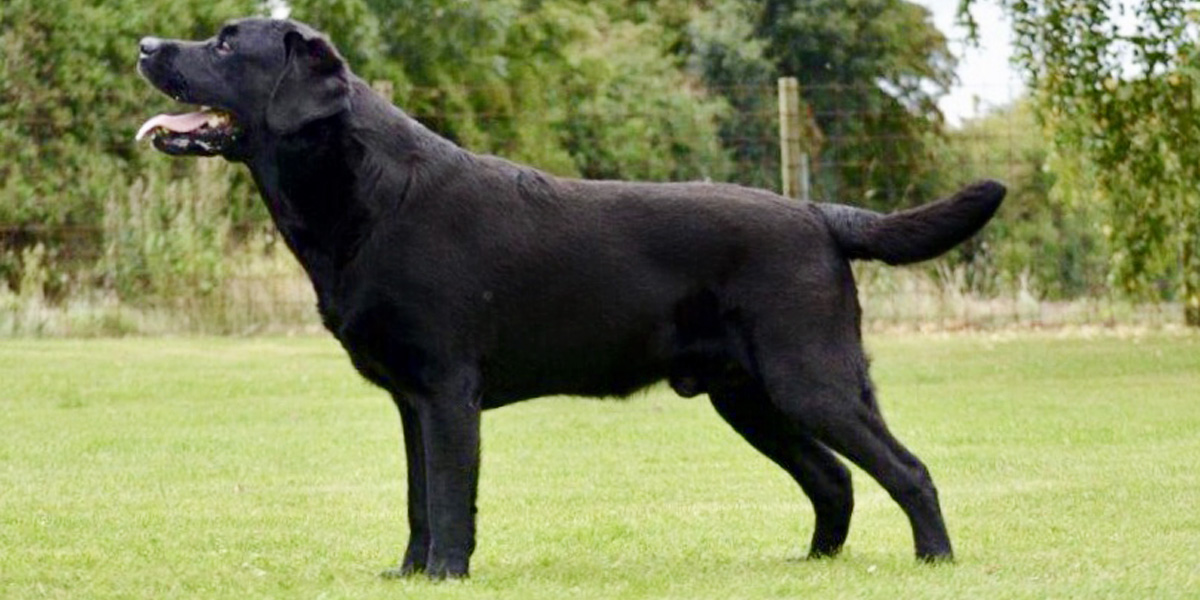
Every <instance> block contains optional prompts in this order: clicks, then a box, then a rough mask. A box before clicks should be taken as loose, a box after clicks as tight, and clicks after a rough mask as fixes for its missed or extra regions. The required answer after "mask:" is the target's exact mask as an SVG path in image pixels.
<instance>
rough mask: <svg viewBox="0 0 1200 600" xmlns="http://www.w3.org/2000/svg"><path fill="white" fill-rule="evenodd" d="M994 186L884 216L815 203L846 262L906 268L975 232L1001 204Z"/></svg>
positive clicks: (1001, 196) (975, 186) (982, 184)
mask: <svg viewBox="0 0 1200 600" xmlns="http://www.w3.org/2000/svg"><path fill="white" fill-rule="evenodd" d="M1005 193H1006V190H1005V189H1004V186H1003V185H1001V184H1000V183H998V182H995V181H987V180H985V181H979V182H976V183H973V184H971V185H969V186H967V187H965V188H963V189H962V190H959V192H958V193H957V194H954V195H953V196H951V197H949V198H946V199H944V200H938V201H937V202H931V203H929V204H925V205H923V206H918V207H916V208H910V209H908V210H902V211H900V212H894V213H891V214H888V215H884V214H880V213H877V212H874V211H870V210H865V209H861V208H855V207H853V206H846V205H842V204H817V207H818V208H819V209H820V210H821V214H822V215H823V216H824V217H825V222H826V223H828V224H829V229H830V231H832V232H833V237H834V239H836V240H837V243H838V245H839V246H841V248H842V252H844V253H845V255H846V257H847V258H851V259H863V260H882V261H883V262H885V263H887V264H889V265H904V264H908V263H914V262H920V261H922V260H928V259H931V258H933V257H935V256H938V255H940V254H942V253H944V252H946V251H947V250H949V249H951V248H953V247H955V246H957V245H958V244H960V243H962V242H963V241H965V240H966V239H967V238H969V237H971V236H972V235H974V234H975V232H977V231H979V229H980V228H981V227H983V226H984V224H985V223H987V222H988V220H989V219H991V218H992V215H994V214H996V209H998V208H1000V202H1001V201H1002V200H1004V194H1005Z"/></svg>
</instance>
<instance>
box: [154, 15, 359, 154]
mask: <svg viewBox="0 0 1200 600" xmlns="http://www.w3.org/2000/svg"><path fill="white" fill-rule="evenodd" d="M140 50H141V54H140V56H139V58H138V71H139V72H141V74H142V76H143V77H145V78H146V79H147V80H148V81H149V82H150V83H151V84H153V85H154V87H156V88H158V89H159V90H161V91H162V92H163V93H165V94H167V95H168V96H170V97H172V98H174V99H176V100H179V101H181V102H185V103H187V104H194V105H199V106H200V109H199V110H198V111H195V112H190V113H184V114H176V115H158V116H155V117H152V118H150V119H149V120H148V121H146V122H145V124H143V125H142V127H141V129H139V130H138V134H137V138H138V139H141V138H143V137H145V136H147V135H149V136H150V138H151V139H152V140H153V143H154V146H155V147H156V148H158V149H159V150H161V151H163V152H166V153H167V154H174V155H200V156H214V155H222V156H225V157H226V158H230V159H234V160H238V159H245V158H246V157H248V156H250V155H252V154H253V152H254V151H255V149H256V147H257V146H258V145H259V144H261V143H262V141H263V140H265V139H270V138H271V137H278V136H284V135H288V134H291V133H295V132H296V131H299V130H300V129H301V128H303V127H304V126H305V125H307V124H309V123H311V122H313V121H316V120H320V119H325V118H328V117H332V116H334V115H337V114H338V113H341V112H342V111H345V110H347V109H348V108H349V91H350V84H349V76H350V74H349V70H348V69H347V67H346V63H345V61H344V60H343V59H342V57H341V56H340V55H339V54H338V52H337V50H335V49H334V47H333V45H332V44H330V43H329V41H328V40H327V39H326V38H325V37H324V36H323V35H321V34H320V33H318V32H317V31H315V30H313V29H312V28H311V27H308V26H307V25H304V24H302V23H297V22H295V21H288V20H278V19H242V20H237V21H231V22H229V23H227V24H225V26H224V27H222V28H221V30H220V32H218V33H217V35H216V36H214V37H212V38H209V39H207V40H203V41H198V42H191V41H181V40H163V39H159V38H152V37H148V38H143V39H142V40H141V44H140Z"/></svg>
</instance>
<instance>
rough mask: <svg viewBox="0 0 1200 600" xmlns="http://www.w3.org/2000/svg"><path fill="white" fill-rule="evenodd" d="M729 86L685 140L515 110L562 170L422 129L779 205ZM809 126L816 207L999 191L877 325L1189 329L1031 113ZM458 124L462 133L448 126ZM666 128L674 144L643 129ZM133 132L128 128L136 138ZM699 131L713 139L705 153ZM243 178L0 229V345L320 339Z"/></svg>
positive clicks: (306, 291) (869, 283)
mask: <svg viewBox="0 0 1200 600" xmlns="http://www.w3.org/2000/svg"><path fill="white" fill-rule="evenodd" d="M723 91H724V92H725V93H726V94H727V95H728V96H737V97H739V98H743V99H745V98H753V99H754V100H753V101H747V102H745V103H744V104H745V106H742V107H741V108H740V109H739V107H734V106H725V107H724V109H723V112H721V113H720V114H715V115H714V114H709V113H695V115H694V117H695V120H696V121H697V122H696V123H694V125H695V128H694V129H693V130H692V131H682V130H683V129H687V128H688V127H689V126H688V125H686V124H685V123H683V122H680V121H678V120H674V121H663V120H658V121H654V120H651V119H650V118H649V117H648V116H647V115H649V114H650V112H651V111H661V110H662V107H657V108H655V107H647V108H646V112H638V111H629V112H626V113H614V114H606V115H604V118H603V119H602V120H600V121H598V123H600V125H613V124H621V126H622V127H624V126H625V125H627V124H629V123H631V122H637V121H638V120H639V119H641V120H645V121H646V123H643V124H642V125H641V126H640V127H633V126H630V128H628V129H624V130H622V131H623V132H624V135H623V136H622V135H616V136H613V135H605V134H604V131H602V130H600V129H597V128H593V129H588V128H586V127H579V126H578V124H577V121H578V118H577V117H578V116H577V115H575V116H572V112H571V111H572V108H571V107H562V111H561V112H553V111H552V113H547V114H545V115H521V116H520V119H522V120H523V121H525V122H528V121H529V120H530V119H534V118H541V119H543V121H544V122H542V123H541V124H540V125H539V126H538V128H537V129H538V131H539V132H541V134H542V135H550V136H559V139H558V142H559V144H558V145H559V147H562V148H565V149H566V154H568V155H569V158H570V159H571V160H570V161H568V162H565V163H563V162H558V163H554V164H549V165H547V164H540V163H539V158H538V157H539V156H540V155H539V154H538V149H537V148H536V147H532V146H530V145H529V144H525V145H522V143H521V142H520V140H519V139H517V138H519V136H520V135H521V134H520V133H519V132H514V131H512V130H513V119H514V115H513V114H511V113H505V114H488V113H480V112H473V113H471V114H459V113H453V112H447V113H436V112H430V111H428V110H426V111H425V112H424V114H422V113H417V114H415V115H414V116H416V117H417V118H418V119H420V120H422V121H423V122H425V123H427V124H428V125H430V126H431V127H432V128H434V129H435V130H438V131H440V132H442V133H444V134H445V135H447V136H448V137H451V138H452V139H455V141H458V142H459V143H461V144H463V145H464V146H466V147H468V148H469V149H472V150H477V151H482V152H488V153H495V154H500V155H504V156H508V157H510V158H514V159H516V160H520V161H522V162H531V163H533V164H534V166H539V167H543V168H546V169H548V170H551V171H554V172H559V173H562V174H566V175H571V176H585V177H587V176H599V177H605V176H613V175H615V176H620V177H622V178H630V179H643V180H668V179H710V180H717V181H731V182H735V183H742V184H745V185H753V186H757V187H766V188H768V189H772V190H775V191H779V190H780V189H781V183H780V180H781V171H780V163H781V160H780V137H779V135H780V134H779V128H778V121H777V119H778V115H779V112H778V106H777V99H778V90H777V89H776V88H775V87H774V86H738V88H737V89H736V90H723ZM822 91H823V92H826V93H828V92H830V91H831V90H815V91H814V90H809V93H814V92H822ZM834 91H835V92H836V90H834ZM409 93H410V94H415V93H428V94H434V93H436V92H435V91H433V90H416V91H410V92H409ZM668 110H669V107H668ZM801 113H802V114H803V115H804V117H805V118H804V119H802V120H804V121H805V122H804V123H802V126H803V127H802V128H803V131H802V133H801V137H802V138H803V140H802V149H803V150H804V153H805V156H806V161H807V162H806V163H805V169H806V172H807V176H808V177H809V178H810V179H811V182H810V183H811V185H809V186H807V187H808V189H809V190H810V193H811V195H812V199H813V200H816V201H834V202H847V203H852V204H859V205H865V206H869V207H873V208H877V209H881V210H884V209H889V208H901V207H904V206H908V205H912V204H916V203H920V202H924V201H928V200H931V199H933V197H935V196H936V195H938V194H940V193H945V192H946V191H948V190H950V189H953V188H954V187H955V186H957V185H959V184H962V183H965V182H967V181H970V180H972V179H976V178H979V177H991V178H996V179H1001V180H1004V181H1006V182H1008V183H1009V184H1010V190H1011V192H1012V193H1011V194H1010V200H1009V201H1008V205H1007V206H1006V208H1005V211H1004V212H1002V213H1001V215H1000V217H999V218H998V221H997V222H996V223H993V225H992V228H991V229H989V232H988V233H986V234H985V235H984V236H982V237H981V239H980V240H977V241H975V242H972V243H971V244H969V247H968V248H966V249H965V250H964V251H962V252H960V253H959V254H956V255H954V256H952V257H950V258H948V259H942V260H940V261H937V262H935V263H931V264H930V265H924V266H919V267H915V268H904V269H893V268H884V267H881V266H878V265H873V264H859V265H856V274H857V278H858V282H859V287H860V293H861V298H862V304H863V309H864V323H865V325H866V326H867V327H868V328H911V329H929V328H933V329H964V328H975V329H993V328H1006V327H1064V326H1083V325H1099V326H1111V325H1124V324H1129V325H1138V326H1152V327H1164V326H1171V325H1173V324H1175V323H1180V322H1181V321H1182V317H1181V315H1182V309H1181V308H1180V307H1179V305H1178V304H1175V303H1171V302H1169V301H1166V302H1156V303H1136V302H1132V301H1129V300H1125V299H1122V298H1121V297H1120V296H1119V295H1118V294H1116V293H1115V292H1113V291H1112V290H1110V289H1109V288H1108V286H1107V283H1106V281H1105V278H1104V268H1103V266H1104V261H1105V257H1104V254H1103V249H1102V248H1100V247H1099V246H1096V245H1094V244H1093V245H1092V246H1089V244H1092V243H1093V242H1090V241H1088V240H1093V241H1094V239H1095V238H1097V237H1098V236H1099V234H1098V233H1097V231H1095V224H1094V223H1090V222H1089V223H1077V224H1076V225H1074V227H1075V228H1076V229H1070V227H1068V226H1067V225H1063V223H1068V224H1069V223H1070V222H1071V219H1072V218H1075V217H1078V218H1081V219H1083V220H1085V221H1086V220H1087V218H1088V217H1087V215H1075V216H1073V215H1071V214H1061V213H1062V211H1059V212H1053V211H1052V212H1051V213H1046V212H1045V209H1044V208H1040V207H1039V206H1038V203H1044V202H1045V201H1046V199H1047V194H1048V191H1047V189H1048V186H1049V183H1048V182H1047V181H1046V180H1045V174H1046V171H1047V161H1049V160H1050V158H1049V156H1048V149H1047V148H1046V147H1045V144H1044V142H1043V141H1042V136H1041V134H1040V132H1039V130H1038V128H1037V127H1036V126H1035V125H1034V123H1033V121H1032V119H1031V117H1030V116H1029V115H1028V114H1027V113H1026V112H1023V111H1021V110H1017V109H1012V110H1002V111H998V112H996V113H994V114H993V115H992V116H990V117H988V118H987V119H984V120H981V121H978V122H971V123H967V124H965V125H963V126H962V127H956V128H954V129H948V128H943V129H939V128H938V127H936V126H934V127H932V128H931V129H929V130H922V131H898V132H890V133H889V132H887V131H886V128H884V129H885V131H882V132H880V130H878V129H876V130H872V129H870V128H856V127H852V126H849V125H847V124H848V123H849V124H853V123H854V122H856V121H864V122H865V121H870V120H871V119H874V118H877V117H878V115H876V114H873V113H870V112H862V111H859V112H854V111H851V110H849V109H846V110H839V109H829V110H825V111H819V110H815V109H814V108H813V107H812V106H807V105H806V106H805V107H804V109H803V110H802V111H801ZM573 119H574V120H573ZM465 120H470V121H471V127H470V128H466V127H462V126H456V125H453V124H455V123H461V122H463V121H465ZM664 123H667V124H669V126H670V127H669V128H674V130H671V131H662V130H656V129H655V128H654V126H657V125H663V124H664ZM34 125H36V124H34ZM135 125H136V124H133V123H131V124H129V129H130V130H131V133H132V128H133V127H134V126H135ZM701 134H705V135H707V136H709V137H711V138H712V139H708V140H701V141H697V138H698V137H703V136H701ZM130 137H132V135H130ZM135 151H136V152H143V151H144V152H149V150H142V149H138V150H135ZM706 153H707V154H706ZM147 160H152V159H147ZM162 160H167V159H165V158H164V159H162ZM548 160H549V159H548ZM550 162H553V161H550ZM238 169H241V167H237V166H232V165H228V164H225V163H224V162H223V161H221V160H220V159H200V160H198V163H197V166H195V167H188V168H181V169H179V171H178V172H177V173H174V174H173V175H169V176H162V175H158V176H156V175H143V174H140V173H137V172H134V173H131V174H129V175H128V177H127V179H120V178H116V179H114V180H113V181H112V182H111V185H110V186H107V187H106V189H105V190H104V191H103V192H99V194H101V196H102V197H98V198H95V200H94V202H93V203H92V204H93V205H94V206H95V207H96V208H95V209H94V211H93V212H96V213H98V214H99V216H98V217H94V218H92V219H91V220H90V221H89V220H81V221H80V222H74V223H70V222H68V223H59V224H48V223H44V222H37V221H30V220H23V221H20V220H18V221H15V222H8V223H5V222H0V336H12V335H64V336H89V335H123V334H157V333H212V334H238V335H243V334H260V333H293V332H309V331H316V330H318V329H319V328H320V324H319V319H318V317H317V314H316V309H315V297H314V294H313V291H312V289H311V287H310V285H309V283H308V280H307V278H306V277H305V275H304V273H303V271H302V270H301V269H300V267H299V266H298V264H297V263H296V262H295V260H294V259H293V258H292V257H291V256H290V254H289V252H288V250H287V248H286V247H285V244H284V243H283V241H282V240H281V239H279V237H278V236H277V235H276V234H275V232H274V229H273V227H272V225H271V224H270V222H269V220H267V218H266V216H265V211H262V210H261V209H260V210H258V211H257V212H256V211H254V210H245V209H244V208H243V209H239V210H231V208H230V207H234V206H236V207H246V206H254V205H256V204H257V203H258V199H257V197H256V193H255V192H254V190H253V189H252V187H251V186H250V185H247V184H246V183H245V181H242V182H241V183H240V184H239V183H238V182H237V181H236V179H237V175H236V172H237V171H238ZM10 196H11V194H10ZM0 200H2V199H0ZM41 201H45V202H53V201H54V199H53V198H45V199H41ZM9 212H10V213H11V211H9ZM1067 212H1068V213H1069V212H1070V211H1067ZM1047 223H1050V224H1049V225H1048V224H1047ZM1089 228H1091V229H1089ZM993 230H994V231H993ZM1064 236H1065V237H1067V238H1071V236H1075V237H1078V238H1079V239H1075V238H1071V239H1067V240H1064V239H1063V238H1064ZM1085 238H1086V239H1085ZM1080 240H1082V241H1080Z"/></svg>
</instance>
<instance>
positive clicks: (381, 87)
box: [371, 79, 395, 102]
mask: <svg viewBox="0 0 1200 600" xmlns="http://www.w3.org/2000/svg"><path fill="white" fill-rule="evenodd" d="M371 89H373V90H375V93H376V94H379V95H380V96H383V97H384V99H386V100H387V101H388V102H395V100H393V98H392V96H393V95H394V94H395V87H393V86H392V82H391V81H388V80H386V79H376V80H375V81H372V82H371Z"/></svg>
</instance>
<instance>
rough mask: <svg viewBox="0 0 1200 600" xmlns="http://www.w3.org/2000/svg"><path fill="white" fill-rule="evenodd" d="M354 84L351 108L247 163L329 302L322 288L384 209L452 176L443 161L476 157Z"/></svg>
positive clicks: (288, 240)
mask: <svg viewBox="0 0 1200 600" xmlns="http://www.w3.org/2000/svg"><path fill="white" fill-rule="evenodd" d="M352 86H353V87H352V94H351V109H350V110H349V111H346V112H345V113H342V114H339V115H335V116H333V117H330V118H327V119H323V120H321V121H318V122H314V123H310V124H309V125H307V126H306V127H305V128H304V129H303V130H301V131H300V132H297V133H296V134H293V135H289V136H286V137H284V138H281V139H278V140H276V141H274V142H273V143H271V144H270V145H265V146H264V147H263V148H262V149H261V151H259V152H257V153H256V154H255V156H254V157H253V158H252V159H250V160H248V161H247V165H248V166H249V167H250V171H251V173H252V174H253V176H254V179H255V182H256V183H257V184H258V188H259V191H260V193H261V194H262V196H263V200H264V201H265V202H266V205H267V209H268V210H269V211H270V214H271V218H272V220H273V221H274V222H275V225H276V227H277V228H278V229H279V231H280V234H281V235H282V236H283V238H284V240H285V242H286V243H287V245H288V247H289V248H290V249H291V250H292V252H293V254H295V255H296V258H297V259H298V260H299V261H300V263H301V264H302V265H303V266H304V268H305V270H306V271H307V272H308V274H309V276H310V278H311V279H312V280H313V283H314V285H315V287H316V288H317V294H318V297H319V298H320V299H321V300H322V302H324V299H323V298H321V297H322V296H323V295H324V293H326V292H327V291H329V290H323V289H322V288H323V287H326V288H327V287H329V286H331V285H334V284H335V282H336V281H337V278H338V274H339V272H340V270H341V267H342V266H343V265H344V264H345V263H346V262H347V261H348V260H350V259H351V258H352V257H353V256H354V255H355V253H356V252H357V250H358V247H359V245H360V244H361V243H362V242H363V240H364V238H365V237H366V236H367V235H369V233H370V231H371V227H372V224H373V223H375V222H376V216H377V215H378V214H379V213H380V212H382V211H386V210H393V209H395V208H396V207H397V206H399V205H401V204H402V203H404V201H405V200H406V197H407V196H408V195H409V192H410V190H412V189H414V188H416V187H419V188H421V190H422V191H424V192H428V191H429V190H430V189H431V188H435V187H436V186H437V185H439V183H440V182H441V181H444V178H445V177H447V176H448V175H449V174H448V173H447V172H445V168H444V165H454V164H455V163H456V162H457V161H456V160H453V158H458V159H459V160H470V156H471V155H470V154H469V153H468V152H466V151H464V150H462V149H461V148H459V147H457V146H455V145H454V144H453V143H452V142H450V141H448V140H446V139H444V138H442V137H440V136H438V135H437V134H435V133H433V132H431V131H429V130H428V129H426V128H425V127H424V126H423V125H421V124H420V123H418V122H417V121H416V120H414V119H412V118H410V117H408V116H407V115H406V114H404V113H403V112H401V111H400V110H399V109H397V108H395V107H394V106H392V105H391V104H390V103H389V102H387V101H386V100H384V99H383V98H381V97H380V96H378V95H377V94H375V93H374V92H373V91H371V89H370V87H369V86H367V85H366V84H365V83H364V82H362V81H361V80H359V79H357V78H353V79H352ZM447 158H451V159H452V160H446V159H447ZM434 167H437V168H442V169H443V171H442V172H435V171H433V170H431V169H433V168H434ZM451 168H452V167H451ZM346 190H355V192H354V193H351V194H348V195H347V194H346ZM397 190H400V192H399V193H398V194H397Z"/></svg>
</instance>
